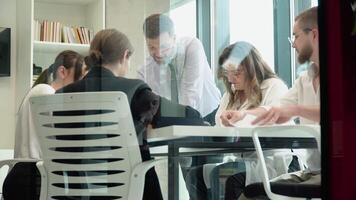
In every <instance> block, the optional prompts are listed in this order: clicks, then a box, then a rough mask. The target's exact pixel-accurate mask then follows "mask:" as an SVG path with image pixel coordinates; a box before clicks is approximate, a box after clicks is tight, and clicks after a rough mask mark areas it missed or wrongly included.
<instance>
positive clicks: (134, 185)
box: [128, 158, 167, 199]
mask: <svg viewBox="0 0 356 200" xmlns="http://www.w3.org/2000/svg"><path fill="white" fill-rule="evenodd" d="M165 160H167V159H166V158H162V159H155V160H148V161H145V162H142V163H139V164H138V165H136V166H135V168H133V170H132V173H131V179H130V187H129V195H128V199H142V196H143V189H144V186H145V176H146V172H147V171H148V170H149V169H151V168H152V167H154V166H155V165H158V164H161V163H163V162H164V161H165Z"/></svg>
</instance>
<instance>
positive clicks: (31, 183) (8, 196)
mask: <svg viewBox="0 0 356 200" xmlns="http://www.w3.org/2000/svg"><path fill="white" fill-rule="evenodd" d="M40 188H41V176H40V172H39V171H38V170H37V167H36V164H35V163H26V162H24V163H17V164H16V165H15V166H14V167H13V168H12V170H11V171H10V172H9V173H8V175H7V176H6V179H5V181H4V184H3V189H2V191H3V197H4V199H5V200H20V199H21V200H35V199H39V195H40Z"/></svg>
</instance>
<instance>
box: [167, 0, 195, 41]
mask: <svg viewBox="0 0 356 200" xmlns="http://www.w3.org/2000/svg"><path fill="white" fill-rule="evenodd" d="M173 2H175V1H173ZM169 16H170V17H171V19H172V20H173V22H174V25H175V31H176V34H177V36H178V37H181V36H191V37H196V35H197V31H196V27H197V26H196V1H195V0H188V1H184V0H183V1H178V2H176V3H173V5H171V10H170V12H169ZM187 22H189V23H187Z"/></svg>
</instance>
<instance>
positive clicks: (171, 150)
mask: <svg viewBox="0 0 356 200" xmlns="http://www.w3.org/2000/svg"><path fill="white" fill-rule="evenodd" d="M178 156H179V147H178V146H177V145H175V144H174V143H173V142H172V143H169V144H168V199H169V200H179V165H178Z"/></svg>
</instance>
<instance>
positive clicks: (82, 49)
mask: <svg viewBox="0 0 356 200" xmlns="http://www.w3.org/2000/svg"><path fill="white" fill-rule="evenodd" d="M89 47H90V45H89V44H73V43H56V42H41V41H34V42H33V50H34V52H36V53H54V54H58V53H60V52H62V51H64V50H73V51H76V52H78V53H80V54H83V55H87V54H88V52H89Z"/></svg>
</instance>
